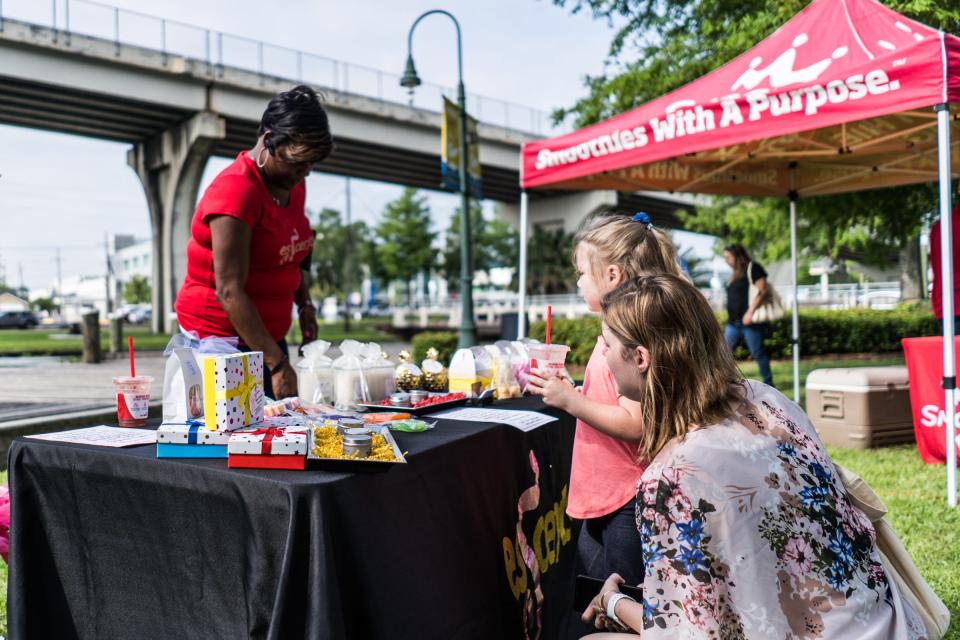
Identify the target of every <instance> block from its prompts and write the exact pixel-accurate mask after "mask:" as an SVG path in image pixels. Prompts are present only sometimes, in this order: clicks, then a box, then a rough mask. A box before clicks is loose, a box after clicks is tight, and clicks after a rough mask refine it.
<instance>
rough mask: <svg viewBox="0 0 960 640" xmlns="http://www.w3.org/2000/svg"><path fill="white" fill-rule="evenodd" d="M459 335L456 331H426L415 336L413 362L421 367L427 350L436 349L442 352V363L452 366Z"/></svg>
mask: <svg viewBox="0 0 960 640" xmlns="http://www.w3.org/2000/svg"><path fill="white" fill-rule="evenodd" d="M458 337H459V336H458V335H457V333H456V332H455V331H424V332H423V333H418V334H416V335H415V336H413V345H412V346H413V361H414V362H415V363H416V364H417V366H419V365H420V363H421V362H423V359H424V358H426V357H427V349H429V348H430V347H434V348H435V349H436V350H437V351H439V352H440V362H442V363H443V364H444V365H449V364H450V358H452V357H453V354H454V352H456V350H457V340H458Z"/></svg>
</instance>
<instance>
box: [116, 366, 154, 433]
mask: <svg viewBox="0 0 960 640" xmlns="http://www.w3.org/2000/svg"><path fill="white" fill-rule="evenodd" d="M152 382H153V377H152V376H136V377H133V378H132V377H130V376H116V377H115V378H114V379H113V386H114V387H115V388H116V390H117V421H118V422H119V423H120V426H121V427H145V426H147V413H149V411H150V385H151V383H152Z"/></svg>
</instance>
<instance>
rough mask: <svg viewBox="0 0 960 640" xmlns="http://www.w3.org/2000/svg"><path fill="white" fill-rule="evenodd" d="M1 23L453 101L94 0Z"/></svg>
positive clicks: (529, 125)
mask: <svg viewBox="0 0 960 640" xmlns="http://www.w3.org/2000/svg"><path fill="white" fill-rule="evenodd" d="M4 19H15V20H19V21H23V22H28V23H32V24H36V25H38V26H43V27H49V28H52V29H53V30H54V34H55V36H54V37H55V38H61V37H62V38H63V39H64V42H66V43H67V44H69V42H70V36H71V34H79V35H84V36H91V37H94V38H100V39H103V40H106V41H110V42H113V43H114V45H115V50H116V52H117V55H120V51H121V45H132V46H138V47H143V48H147V49H154V50H156V51H159V52H160V54H161V58H162V59H163V61H164V63H166V59H167V56H168V55H176V56H182V57H185V58H190V59H192V60H197V61H200V62H205V63H206V64H208V65H210V66H214V65H216V67H217V68H218V69H223V68H224V67H235V68H239V69H244V70H246V71H255V72H257V73H259V74H261V75H267V76H272V77H279V78H289V79H292V80H296V81H298V82H305V83H308V84H312V85H316V86H319V87H326V88H330V89H334V90H336V91H342V92H344V93H353V94H357V95H363V96H367V97H371V98H377V99H378V100H382V101H385V102H394V103H397V104H409V105H412V106H416V107H419V108H423V109H429V110H431V111H439V110H440V106H441V100H440V98H441V96H446V97H448V98H450V99H451V100H456V90H455V88H453V87H446V86H443V85H439V84H432V83H424V84H422V85H421V86H420V87H419V88H418V89H417V92H416V93H415V94H414V95H412V96H411V95H408V94H407V91H406V89H404V88H403V87H401V86H400V75H399V74H396V73H392V72H389V71H383V70H382V69H375V68H373V67H368V66H364V65H360V64H352V63H348V62H345V61H343V60H337V59H334V58H329V57H326V56H321V55H317V54H314V53H309V52H305V51H300V50H298V49H293V48H291V47H285V46H282V45H277V44H271V43H268V42H263V41H261V40H255V39H253V38H247V37H245V36H239V35H234V34H230V33H224V32H222V31H216V30H213V29H206V28H204V27H199V26H196V25H192V24H188V23H186V22H181V21H179V20H170V19H167V18H161V17H159V16H154V15H150V14H146V13H141V12H139V11H132V10H129V9H121V8H119V7H115V6H113V5H110V4H105V3H102V2H97V1H96V0H49V2H44V1H43V0H0V31H3V21H4ZM399 55H400V53H398V56H399ZM399 59H400V58H399V57H398V60H399ZM467 110H468V111H469V112H470V114H471V115H472V116H474V117H475V118H477V119H478V120H480V121H481V122H483V123H485V124H490V125H494V126H499V127H503V128H506V129H513V130H516V131H520V132H523V133H527V134H533V135H537V136H539V135H546V134H547V133H551V132H552V131H551V125H550V120H549V116H548V115H547V113H546V112H544V111H540V110H538V109H534V108H533V107H527V106H524V105H520V104H517V103H514V102H509V101H506V100H500V99H498V98H490V97H487V96H482V95H478V94H468V95H467Z"/></svg>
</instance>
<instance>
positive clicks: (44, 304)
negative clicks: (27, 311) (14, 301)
mask: <svg viewBox="0 0 960 640" xmlns="http://www.w3.org/2000/svg"><path fill="white" fill-rule="evenodd" d="M30 306H31V307H32V308H33V310H34V311H46V312H47V313H53V312H54V311H56V310H57V309H59V305H57V304H56V303H55V302H54V301H53V298H37V299H35V300H31V301H30Z"/></svg>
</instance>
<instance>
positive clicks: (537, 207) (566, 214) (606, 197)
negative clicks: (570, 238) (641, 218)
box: [498, 190, 617, 233]
mask: <svg viewBox="0 0 960 640" xmlns="http://www.w3.org/2000/svg"><path fill="white" fill-rule="evenodd" d="M616 206H617V192H616V191H605V190H600V191H581V192H575V193H571V194H570V195H563V196H554V197H551V198H534V197H531V198H530V200H529V205H528V220H529V225H530V229H528V231H529V230H532V229H533V227H535V226H546V227H547V228H549V229H551V230H553V229H563V230H564V231H565V232H567V233H574V232H576V231H577V229H579V228H580V225H582V224H583V221H584V220H586V219H587V218H588V217H590V216H591V215H593V214H594V213H596V212H598V211H603V210H606V209H611V208H616ZM498 212H499V215H500V217H502V218H503V219H504V220H506V221H507V222H509V223H510V224H512V225H514V226H515V227H519V226H520V208H519V206H518V203H516V202H501V203H500V204H499V207H498Z"/></svg>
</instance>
